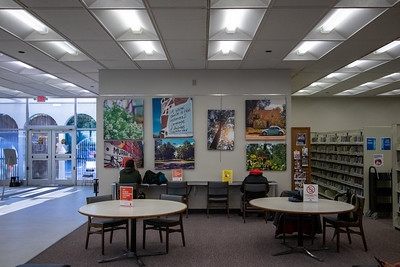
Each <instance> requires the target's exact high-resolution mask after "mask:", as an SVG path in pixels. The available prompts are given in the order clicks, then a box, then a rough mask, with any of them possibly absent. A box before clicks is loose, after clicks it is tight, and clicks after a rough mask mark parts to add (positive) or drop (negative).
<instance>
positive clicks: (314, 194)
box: [303, 184, 318, 202]
mask: <svg viewBox="0 0 400 267" xmlns="http://www.w3.org/2000/svg"><path fill="white" fill-rule="evenodd" d="M303 202H318V185H317V184H304V185H303Z"/></svg>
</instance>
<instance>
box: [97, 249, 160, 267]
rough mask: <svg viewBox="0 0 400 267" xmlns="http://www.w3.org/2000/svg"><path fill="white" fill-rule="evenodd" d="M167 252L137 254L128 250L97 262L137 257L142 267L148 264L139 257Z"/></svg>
mask: <svg viewBox="0 0 400 267" xmlns="http://www.w3.org/2000/svg"><path fill="white" fill-rule="evenodd" d="M165 254H166V253H165V252H155V253H143V254H140V255H137V253H135V252H132V251H126V252H125V253H124V254H122V255H120V256H117V257H113V258H108V259H102V260H98V261H97V262H98V263H105V262H111V261H117V260H121V259H125V258H133V259H136V261H137V263H138V265H139V266H140V267H142V266H146V264H144V262H143V261H142V260H141V259H140V258H139V257H146V256H158V255H165Z"/></svg>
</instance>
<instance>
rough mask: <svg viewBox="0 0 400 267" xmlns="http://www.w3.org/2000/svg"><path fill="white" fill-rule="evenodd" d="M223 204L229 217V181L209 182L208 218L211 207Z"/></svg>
mask: <svg viewBox="0 0 400 267" xmlns="http://www.w3.org/2000/svg"><path fill="white" fill-rule="evenodd" d="M220 206H223V207H225V209H226V213H227V216H228V218H229V183H228V182H219V181H218V182H210V181H209V182H207V218H209V213H210V208H212V207H220Z"/></svg>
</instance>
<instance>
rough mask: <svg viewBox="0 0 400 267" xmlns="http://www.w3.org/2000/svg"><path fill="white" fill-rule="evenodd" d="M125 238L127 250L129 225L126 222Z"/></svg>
mask: <svg viewBox="0 0 400 267" xmlns="http://www.w3.org/2000/svg"><path fill="white" fill-rule="evenodd" d="M125 240H126V249H127V250H129V225H128V224H126V231H125Z"/></svg>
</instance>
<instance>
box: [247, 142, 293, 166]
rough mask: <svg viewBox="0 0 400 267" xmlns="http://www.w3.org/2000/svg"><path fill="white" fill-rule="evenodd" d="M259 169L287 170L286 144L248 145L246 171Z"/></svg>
mask: <svg viewBox="0 0 400 267" xmlns="http://www.w3.org/2000/svg"><path fill="white" fill-rule="evenodd" d="M254 168H259V169H260V170H265V171H285V170H286V144H267V143H258V144H247V145H246V169H247V170H248V171H250V170H252V169H254Z"/></svg>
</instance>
